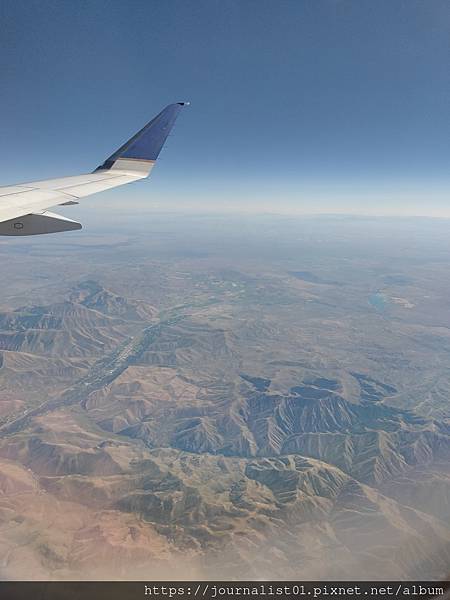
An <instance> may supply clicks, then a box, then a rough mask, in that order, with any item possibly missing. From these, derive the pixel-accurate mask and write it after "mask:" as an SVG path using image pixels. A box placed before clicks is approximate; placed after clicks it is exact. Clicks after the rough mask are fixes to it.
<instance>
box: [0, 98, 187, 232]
mask: <svg viewBox="0 0 450 600" xmlns="http://www.w3.org/2000/svg"><path fill="white" fill-rule="evenodd" d="M186 104H187V103H185V102H177V103H176V104H169V106H166V108H164V109H163V110H162V111H161V112H160V113H159V114H158V115H157V116H156V117H155V118H154V119H152V120H151V121H150V122H149V123H147V125H145V127H143V128H142V129H141V130H140V131H138V132H137V133H136V134H135V135H134V136H133V137H132V138H130V139H129V140H128V141H127V142H126V143H125V144H124V145H123V146H121V147H120V148H119V149H118V150H116V152H114V154H112V155H111V156H110V157H109V158H107V159H106V161H105V162H104V163H103V164H102V165H100V166H99V167H98V168H97V169H95V171H94V172H93V173H88V174H86V175H75V176H73V177H62V178H59V179H47V180H45V181H34V182H31V183H24V184H20V185H15V186H7V187H0V235H37V234H41V233H54V232H57V231H69V230H73V229H80V228H81V225H80V224H79V223H77V222H76V221H72V220H70V219H67V218H66V217H62V216H60V215H55V214H54V213H50V212H48V211H47V209H48V208H51V207H52V206H56V205H67V204H77V203H78V200H79V199H80V198H84V197H85V196H90V195H91V194H95V193H97V192H102V191H104V190H108V189H110V188H114V187H117V186H120V185H125V184H126V183H131V182H133V181H138V180H139V179H145V178H146V177H148V176H149V175H150V172H151V170H152V168H153V166H154V164H155V162H156V159H157V158H158V156H159V153H160V152H161V149H162V147H163V146H164V142H165V141H166V139H167V136H168V135H169V133H170V131H171V129H172V127H173V125H174V123H175V121H176V118H177V116H178V114H179V112H180V110H181V108H182V107H183V106H185V105H186Z"/></svg>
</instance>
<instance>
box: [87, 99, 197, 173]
mask: <svg viewBox="0 0 450 600" xmlns="http://www.w3.org/2000/svg"><path fill="white" fill-rule="evenodd" d="M187 104H189V103H188V102H177V103H176V104H169V106H166V108H164V109H163V110H162V111H161V112H160V113H159V114H158V115H156V117H154V118H153V119H152V120H151V121H150V122H149V123H147V125H145V127H143V128H142V129H141V130H140V131H138V132H137V133H136V134H135V135H133V137H132V138H130V139H129V140H128V142H126V143H125V144H124V145H123V146H121V147H120V148H119V149H118V150H116V151H115V152H114V154H111V156H110V157H109V158H107V159H106V161H105V162H104V163H103V165H101V166H100V167H98V168H99V169H110V168H111V167H112V166H113V164H114V162H115V161H116V160H118V159H119V158H125V159H134V160H142V161H154V160H156V159H157V158H158V156H159V153H160V152H161V149H162V147H163V145H164V142H165V141H166V139H167V136H168V135H169V133H170V130H171V129H172V127H173V125H174V123H175V121H176V118H177V116H178V113H179V112H180V110H181V108H182V107H183V106H185V105H187Z"/></svg>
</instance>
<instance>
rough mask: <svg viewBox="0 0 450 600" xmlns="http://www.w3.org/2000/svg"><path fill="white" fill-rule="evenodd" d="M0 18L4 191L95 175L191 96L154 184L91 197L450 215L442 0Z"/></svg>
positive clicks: (82, 6) (129, 9) (155, 8)
mask: <svg viewBox="0 0 450 600" xmlns="http://www.w3.org/2000/svg"><path fill="white" fill-rule="evenodd" d="M0 23H1V25H0V26H1V35H0V63H1V72H2V93H1V95H0V107H1V111H0V122H1V131H2V140H1V144H0V154H1V158H2V169H1V171H0V183H1V184H2V185H6V184H9V183H15V182H18V181H26V180H33V179H43V178H47V177H56V176H59V175H65V174H67V175H70V174H77V173H81V172H85V171H88V170H91V169H92V168H94V167H95V166H97V165H98V164H99V163H100V162H102V161H103V160H104V159H105V158H106V157H107V156H108V155H110V154H111V152H112V151H113V150H114V149H116V148H117V147H118V146H119V145H120V144H121V143H123V141H124V140H126V139H127V138H128V137H129V136H130V135H131V134H132V133H134V131H135V130H137V129H138V128H140V127H141V126H142V125H143V124H144V123H145V122H146V121H147V120H149V119H150V118H151V117H152V116H153V115H154V113H156V112H158V111H159V110H160V109H161V108H162V107H163V106H165V105H166V104H168V103H170V102H173V101H179V100H189V101H190V102H191V106H190V107H189V108H188V109H186V110H185V111H184V113H183V114H182V115H181V116H180V118H179V121H178V124H177V126H176V129H175V131H174V136H173V137H171V138H169V143H168V146H167V148H166V149H165V150H164V151H163V154H162V155H161V159H162V160H161V162H160V164H158V166H157V168H156V169H155V170H154V172H153V175H152V178H151V181H150V182H145V183H140V184H135V185H134V186H128V187H126V188H123V189H122V190H117V191H114V192H107V193H106V194H103V195H102V196H99V197H98V198H92V199H91V200H89V201H86V202H90V203H91V202H92V203H94V201H95V203H96V206H97V207H98V208H103V207H104V206H106V205H107V204H110V205H111V206H114V207H115V208H116V209H117V210H120V206H121V205H122V206H123V203H124V201H125V200H126V201H127V202H129V205H130V206H133V207H134V208H135V209H136V210H140V209H143V208H146V207H148V208H150V209H152V208H154V207H159V208H165V207H167V208H169V209H170V208H176V207H183V208H184V209H189V208H192V209H193V210H204V209H205V207H207V208H208V209H210V210H218V211H220V210H223V209H226V210H237V209H239V210H243V211H245V212H252V211H259V210H262V211H268V212H291V211H292V212H300V213H301V212H306V213H311V212H316V211H317V212H357V213H369V214H372V213H374V214H389V213H395V214H397V213H398V214H404V213H406V214H435V215H440V214H442V215H446V216H448V215H450V209H448V208H447V206H448V205H449V204H450V198H449V191H450V173H449V158H450V156H449V155H450V153H449V150H450V135H449V129H450V42H449V39H450V4H449V3H448V1H447V0H428V1H427V2H425V1H423V0H420V1H417V0H376V1H374V0H295V1H291V0H270V1H268V0H220V1H219V0H207V1H206V0H195V1H194V0H192V1H189V0H157V1H156V0H133V1H132V2H124V1H123V0H120V1H119V0H117V1H116V0H109V1H103V0H90V1H83V0H77V1H76V2H70V1H68V0H58V1H48V0H39V1H35V0H26V1H25V0H14V1H13V0H2V2H1V3H0ZM79 210H80V209H79V208H76V209H72V211H79ZM71 214H72V215H74V212H72V213H71ZM77 214H78V213H77ZM74 216H75V215H74ZM75 218H76V217H75Z"/></svg>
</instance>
